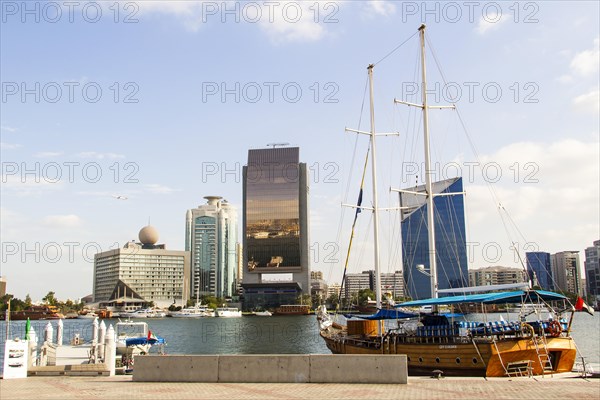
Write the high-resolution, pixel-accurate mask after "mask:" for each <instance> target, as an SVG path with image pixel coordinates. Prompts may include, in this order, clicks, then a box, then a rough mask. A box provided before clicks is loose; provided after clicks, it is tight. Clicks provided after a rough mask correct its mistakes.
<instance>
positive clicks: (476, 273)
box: [469, 266, 527, 286]
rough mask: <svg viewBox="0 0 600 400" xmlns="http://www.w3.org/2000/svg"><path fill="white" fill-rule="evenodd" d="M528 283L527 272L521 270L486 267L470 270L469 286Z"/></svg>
mask: <svg viewBox="0 0 600 400" xmlns="http://www.w3.org/2000/svg"><path fill="white" fill-rule="evenodd" d="M521 282H527V276H526V272H525V271H524V270H523V269H521V268H511V267H502V266H494V267H486V268H478V269H470V270H469V286H490V285H508V284H512V283H521Z"/></svg>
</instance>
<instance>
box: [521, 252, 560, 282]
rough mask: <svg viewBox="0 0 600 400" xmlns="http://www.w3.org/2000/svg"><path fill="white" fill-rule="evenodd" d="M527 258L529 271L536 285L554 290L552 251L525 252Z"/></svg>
mask: <svg viewBox="0 0 600 400" xmlns="http://www.w3.org/2000/svg"><path fill="white" fill-rule="evenodd" d="M525 257H526V259H527V273H528V274H529V279H530V280H531V282H532V284H533V285H534V286H539V287H540V288H542V289H543V290H554V282H553V278H552V268H551V263H550V253H544V252H543V251H532V252H527V253H525Z"/></svg>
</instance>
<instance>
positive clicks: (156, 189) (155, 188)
mask: <svg viewBox="0 0 600 400" xmlns="http://www.w3.org/2000/svg"><path fill="white" fill-rule="evenodd" d="M144 188H146V190H147V191H148V192H150V193H158V194H170V193H173V192H179V191H180V190H179V189H173V188H170V187H168V186H164V185H160V184H158V183H150V184H146V185H144Z"/></svg>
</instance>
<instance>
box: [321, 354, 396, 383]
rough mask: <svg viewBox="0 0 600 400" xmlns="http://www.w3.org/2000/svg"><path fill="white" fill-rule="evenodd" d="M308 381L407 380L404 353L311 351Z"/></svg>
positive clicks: (371, 381)
mask: <svg viewBox="0 0 600 400" xmlns="http://www.w3.org/2000/svg"><path fill="white" fill-rule="evenodd" d="M310 381H311V382H315V383H317V382H318V383H321V382H322V383H340V382H348V383H404V384H405V383H407V382H408V366H407V361H406V356H405V355H384V356H373V355H366V354H365V355H352V354H337V355H329V354H323V355H321V354H314V355H311V356H310Z"/></svg>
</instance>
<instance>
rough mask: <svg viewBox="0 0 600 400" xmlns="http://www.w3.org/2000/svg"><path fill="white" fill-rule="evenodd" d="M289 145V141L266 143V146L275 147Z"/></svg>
mask: <svg viewBox="0 0 600 400" xmlns="http://www.w3.org/2000/svg"><path fill="white" fill-rule="evenodd" d="M289 145H290V144H289V143H267V146H272V147H273V148H275V147H277V146H280V147H283V146H289Z"/></svg>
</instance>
